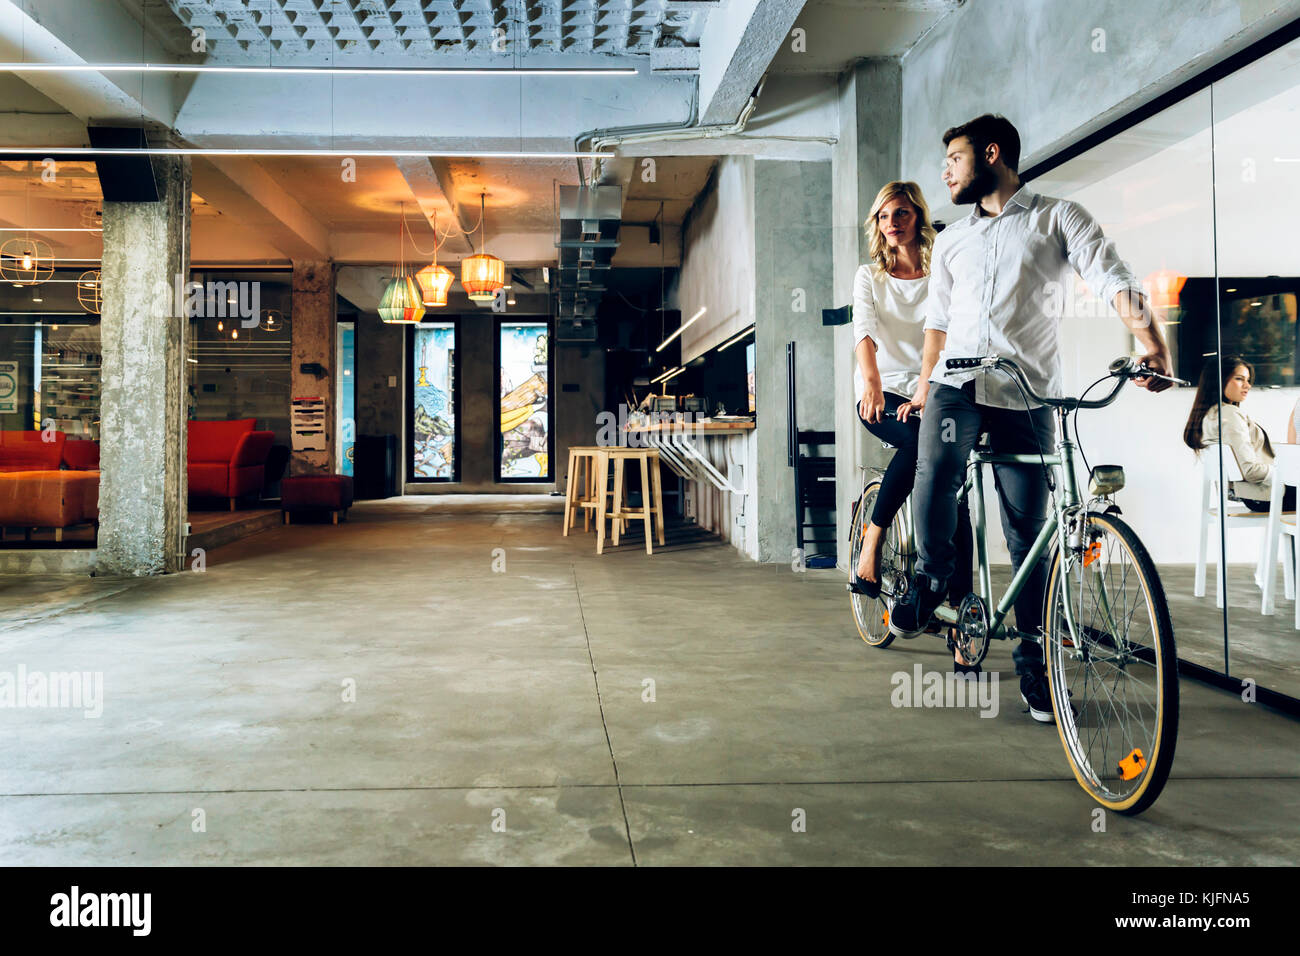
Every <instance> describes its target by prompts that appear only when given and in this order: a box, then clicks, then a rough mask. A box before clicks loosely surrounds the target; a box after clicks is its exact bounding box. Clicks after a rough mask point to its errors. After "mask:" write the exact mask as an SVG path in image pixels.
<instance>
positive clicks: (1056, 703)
mask: <svg viewBox="0 0 1300 956" xmlns="http://www.w3.org/2000/svg"><path fill="white" fill-rule="evenodd" d="M1086 530H1087V535H1086V539H1085V540H1086V542H1087V544H1086V545H1085V548H1084V552H1083V554H1082V558H1083V560H1080V561H1079V562H1077V563H1076V564H1075V568H1076V569H1077V570H1078V573H1079V578H1078V580H1075V579H1074V577H1073V572H1072V577H1071V580H1072V581H1073V582H1074V585H1075V586H1074V587H1073V588H1072V590H1073V591H1074V592H1075V594H1074V598H1075V605H1076V606H1075V607H1074V611H1075V618H1076V625H1077V627H1078V632H1079V638H1080V641H1081V642H1082V644H1083V646H1082V648H1080V649H1079V650H1078V651H1076V650H1075V648H1074V647H1073V644H1072V641H1071V638H1070V630H1069V625H1068V623H1067V622H1066V620H1065V617H1064V609H1063V607H1061V608H1058V606H1057V604H1058V600H1062V599H1063V596H1064V585H1063V580H1062V574H1061V569H1062V567H1063V561H1062V557H1063V556H1062V553H1061V549H1060V548H1059V547H1058V548H1057V549H1056V552H1055V554H1054V556H1053V558H1052V562H1051V565H1050V570H1049V572H1048V584H1047V592H1046V594H1045V596H1044V614H1043V621H1044V622H1045V624H1046V625H1047V627H1046V634H1047V654H1046V661H1045V663H1046V665H1047V679H1048V686H1049V688H1050V691H1051V698H1052V710H1053V712H1054V713H1055V716H1056V727H1057V731H1058V733H1059V735H1060V738H1061V746H1062V747H1063V748H1064V750H1065V755H1066V759H1067V760H1068V761H1069V764H1070V769H1071V770H1072V771H1073V773H1074V777H1075V780H1076V781H1077V782H1078V783H1079V786H1081V787H1082V788H1083V789H1084V790H1085V791H1087V792H1088V794H1089V795H1090V796H1092V798H1093V799H1094V800H1096V801H1097V802H1098V803H1100V804H1101V805H1102V806H1103V807H1106V808H1107V809H1108V810H1112V811H1114V812H1116V813H1120V814H1125V815H1135V814H1138V813H1141V812H1142V811H1144V810H1146V809H1147V808H1148V807H1150V806H1151V805H1152V804H1153V803H1154V802H1155V801H1156V798H1157V797H1159V796H1160V793H1161V791H1162V790H1163V789H1164V786H1165V784H1166V783H1167V782H1168V780H1169V772H1170V769H1171V768H1172V767H1173V762H1174V752H1175V749H1176V747H1177V742H1178V707H1179V703H1178V696H1179V695H1178V652H1177V648H1176V646H1175V643H1174V630H1173V622H1172V620H1171V618H1170V614H1169V603H1168V601H1167V600H1166V598H1165V592H1164V586H1163V585H1162V584H1161V582H1160V576H1159V574H1158V573H1157V571H1156V567H1155V563H1154V562H1153V561H1152V560H1151V555H1150V553H1149V552H1148V551H1147V549H1146V546H1145V545H1143V544H1142V541H1141V539H1140V538H1138V536H1137V533H1136V532H1135V531H1133V529H1132V528H1131V527H1129V525H1128V524H1127V523H1126V522H1124V521H1123V520H1122V519H1120V518H1118V517H1116V516H1115V515H1111V514H1088V515H1087V522H1086ZM1103 536H1110V538H1112V539H1113V540H1114V542H1115V545H1116V546H1117V550H1114V551H1112V550H1109V549H1108V548H1107V547H1106V546H1104V545H1103V544H1102V540H1101V539H1102V537H1103ZM1089 556H1091V561H1089V560H1088V559H1089ZM1119 557H1124V558H1125V562H1126V564H1127V565H1131V567H1132V569H1133V574H1134V577H1135V579H1136V581H1135V583H1136V585H1137V586H1138V587H1139V588H1140V593H1141V596H1142V597H1143V598H1144V603H1145V619H1146V623H1147V624H1149V626H1150V633H1149V636H1148V637H1146V638H1145V643H1138V642H1137V639H1136V637H1135V636H1134V635H1133V634H1132V632H1131V630H1130V629H1129V627H1128V622H1129V619H1131V618H1132V617H1133V616H1134V615H1135V614H1138V612H1139V605H1138V604H1137V602H1134V604H1133V611H1132V612H1129V613H1127V614H1125V615H1124V620H1123V622H1122V623H1121V622H1119V621H1117V619H1116V615H1115V612H1114V610H1113V608H1114V607H1115V606H1116V605H1117V604H1118V606H1119V607H1120V608H1121V609H1123V608H1125V607H1127V605H1128V601H1127V599H1126V597H1125V595H1124V593H1123V591H1121V590H1120V588H1124V587H1127V585H1128V584H1129V576H1128V572H1127V570H1126V569H1125V570H1123V571H1113V570H1112V569H1113V568H1115V567H1116V566H1117V565H1118V562H1117V560H1116V559H1117V558H1119ZM1094 564H1095V565H1096V566H1095V567H1093V566H1092V565H1094ZM1085 575H1086V578H1087V580H1085ZM1103 593H1104V594H1105V595H1106V596H1105V597H1104V598H1103V597H1101V595H1102V594H1103ZM1090 595H1096V596H1095V597H1091V601H1090ZM1114 596H1117V597H1118V601H1116V600H1113V599H1112V598H1113V597H1114ZM1089 601H1090V603H1091V608H1089ZM1094 610H1095V611H1097V612H1098V613H1097V614H1096V615H1094V614H1093V613H1092V611H1094ZM1093 623H1096V624H1101V625H1104V626H1103V627H1100V628H1098V627H1094V626H1092V624H1093ZM1105 625H1113V627H1112V626H1105ZM1115 629H1119V630H1121V631H1123V632H1124V634H1123V637H1122V640H1119V641H1116V640H1115V634H1114V631H1115ZM1067 641H1071V643H1070V645H1069V646H1067V643H1066V642H1067ZM1099 649H1100V650H1099ZM1067 651H1068V653H1067ZM1130 654H1131V660H1129V659H1128V658H1129V655H1130ZM1107 655H1112V656H1111V657H1110V658H1109V659H1107ZM1080 662H1081V663H1080ZM1094 663H1099V664H1100V665H1105V666H1108V667H1109V668H1110V672H1109V673H1103V672H1102V668H1101V666H1098V667H1096V668H1094V666H1093V665H1094ZM1140 666H1145V667H1149V668H1150V669H1149V671H1142V672H1139V671H1138V667H1140ZM1121 674H1122V675H1123V678H1124V679H1123V680H1121V678H1120V675H1121ZM1139 674H1149V675H1150V677H1152V678H1154V706H1153V707H1152V708H1151V710H1152V713H1151V715H1150V724H1151V726H1148V725H1147V724H1146V722H1145V721H1144V720H1143V718H1144V716H1145V715H1144V714H1143V713H1141V712H1139V713H1138V718H1139V721H1140V722H1141V730H1140V731H1134V730H1132V729H1131V728H1128V727H1126V726H1125V723H1126V720H1127V718H1128V717H1131V716H1133V711H1131V710H1130V708H1129V706H1128V691H1129V689H1130V687H1133V688H1134V690H1135V696H1136V695H1137V693H1138V692H1140V691H1142V685H1141V677H1140V676H1134V675H1139ZM1080 676H1082V678H1083V684H1082V689H1083V693H1082V695H1081V698H1080V699H1075V698H1074V697H1073V695H1072V685H1073V689H1079V688H1080V684H1079V682H1078V679H1079V677H1080ZM1112 677H1113V679H1112ZM1092 678H1096V679H1097V682H1098V686H1099V687H1100V689H1101V690H1103V691H1104V695H1099V696H1098V698H1097V701H1096V703H1094V701H1093V700H1092V698H1091V697H1090V696H1089V693H1088V689H1089V680H1090V679H1092ZM1102 681H1109V682H1110V683H1112V684H1113V686H1111V687H1106V686H1105V684H1104V683H1102ZM1121 683H1122V685H1123V686H1122V688H1121ZM1102 696H1104V703H1103V702H1102ZM1121 696H1122V698H1123V699H1121ZM1072 700H1073V702H1074V703H1075V704H1078V705H1079V707H1080V708H1082V709H1081V710H1078V712H1077V713H1076V710H1077V708H1075V707H1073V706H1071V701H1072ZM1116 701H1119V703H1118V704H1117V703H1116ZM1136 703H1139V704H1140V703H1141V702H1140V701H1137V702H1136ZM1120 709H1122V710H1123V714H1122V715H1121V716H1120V720H1119V724H1118V725H1117V727H1116V729H1117V730H1118V731H1119V732H1120V733H1119V735H1118V736H1119V737H1120V740H1119V744H1118V746H1117V747H1114V748H1112V747H1111V742H1112V738H1111V730H1112V724H1111V718H1113V717H1115V715H1116V714H1119V712H1120ZM1081 721H1082V723H1081ZM1094 723H1096V724H1098V726H1095V727H1094V726H1091V725H1092V724H1094ZM1085 730H1086V731H1087V733H1086V734H1084V733H1081V731H1085ZM1085 736H1086V737H1087V741H1086V742H1085V740H1084V737H1085ZM1099 736H1100V737H1101V739H1100V740H1099V739H1098V738H1099ZM1098 744H1100V751H1099V750H1098V747H1097V745H1098ZM1144 746H1145V747H1146V748H1147V750H1146V751H1145V752H1140V753H1139V751H1141V750H1142V747H1144ZM1135 756H1136V757H1139V758H1140V759H1141V760H1144V761H1145V767H1144V768H1143V769H1142V770H1141V771H1140V772H1139V773H1138V774H1137V776H1136V778H1135V779H1136V780H1137V782H1136V784H1135V785H1134V786H1133V788H1132V789H1131V791H1116V790H1114V789H1112V783H1108V782H1107V781H1112V782H1113V781H1116V780H1118V781H1121V782H1124V781H1125V778H1124V777H1123V773H1124V772H1125V770H1126V768H1124V767H1123V766H1122V765H1121V762H1122V761H1125V760H1130V761H1132V760H1133V758H1134V757H1135ZM1117 758H1118V759H1117ZM1112 763H1114V764H1115V769H1114V771H1112V769H1111V764H1112ZM1136 765H1137V764H1136V761H1134V762H1133V763H1132V764H1131V765H1130V768H1128V769H1131V768H1132V767H1134V766H1136Z"/></svg>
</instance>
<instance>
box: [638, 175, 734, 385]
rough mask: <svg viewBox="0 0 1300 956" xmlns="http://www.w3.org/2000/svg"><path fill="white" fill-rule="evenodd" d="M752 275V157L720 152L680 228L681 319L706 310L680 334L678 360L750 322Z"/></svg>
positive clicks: (719, 343) (678, 299)
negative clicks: (703, 189) (710, 176)
mask: <svg viewBox="0 0 1300 956" xmlns="http://www.w3.org/2000/svg"><path fill="white" fill-rule="evenodd" d="M755 278H756V274H755V259H754V158H753V157H752V156H724V157H722V159H720V160H719V161H718V166H717V169H716V170H715V172H714V177H713V180H712V182H711V183H710V186H709V188H708V189H707V190H706V192H705V194H704V195H703V196H702V197H701V199H700V200H699V202H698V203H697V204H696V206H695V208H693V209H692V210H691V212H690V215H689V217H688V220H687V223H686V226H685V228H684V229H683V230H682V268H681V275H680V281H679V283H678V286H677V306H678V308H680V309H681V313H682V321H683V322H685V321H687V320H689V319H690V317H691V316H693V315H694V314H695V313H696V312H698V311H699V309H700V307H701V306H704V307H706V308H707V309H708V311H707V312H706V313H705V314H704V315H703V316H701V317H700V319H699V320H698V321H696V322H695V323H694V324H693V325H691V326H690V327H689V328H688V329H686V330H685V331H684V332H682V334H681V343H682V359H683V361H690V360H691V359H693V358H695V357H696V356H697V355H700V354H702V353H704V352H707V351H708V350H709V349H711V348H713V347H714V346H716V345H721V344H722V343H723V342H725V341H726V340H727V339H728V338H730V337H731V336H733V335H735V334H736V333H737V332H739V331H740V330H741V329H743V328H746V327H748V326H749V325H750V324H751V323H753V321H754V315H755V311H754V289H755ZM656 344H657V343H656Z"/></svg>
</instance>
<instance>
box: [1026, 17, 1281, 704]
mask: <svg viewBox="0 0 1300 956" xmlns="http://www.w3.org/2000/svg"><path fill="white" fill-rule="evenodd" d="M1297 120H1300V41H1293V42H1291V43H1289V44H1287V45H1285V46H1283V47H1281V48H1279V49H1276V50H1274V51H1273V52H1271V53H1269V54H1267V55H1265V56H1263V57H1261V58H1259V59H1257V60H1255V61H1254V62H1253V63H1251V64H1250V65H1249V66H1246V67H1244V68H1242V69H1240V70H1238V71H1237V72H1235V73H1232V74H1230V75H1228V76H1226V77H1225V78H1223V79H1219V80H1216V81H1215V82H1213V83H1211V84H1209V85H1206V86H1204V87H1202V88H1201V89H1200V90H1199V91H1197V92H1195V93H1193V94H1192V95H1190V96H1188V97H1186V98H1184V99H1182V100H1180V101H1178V102H1176V103H1174V104H1173V105H1171V106H1169V107H1167V108H1166V109H1164V110H1162V111H1160V112H1159V113H1156V114H1155V115H1153V116H1150V117H1149V118H1147V119H1145V120H1143V121H1142V122H1139V123H1137V124H1136V125H1132V126H1129V127H1128V128H1127V129H1124V130H1123V131H1122V132H1119V133H1117V134H1116V135H1114V136H1112V137H1110V138H1108V139H1106V140H1104V141H1102V142H1100V143H1098V144H1097V145H1095V146H1093V147H1091V148H1090V149H1088V150H1087V151H1085V152H1083V153H1081V154H1079V155H1077V156H1074V157H1073V158H1070V159H1068V160H1067V161H1065V162H1063V163H1059V164H1056V165H1050V166H1049V168H1048V171H1046V172H1041V173H1039V174H1038V175H1036V176H1035V177H1034V178H1033V180H1032V182H1030V184H1029V185H1030V188H1032V189H1033V190H1034V191H1036V192H1040V193H1042V194H1045V195H1050V196H1057V197H1061V198H1065V199H1071V200H1075V201H1078V202H1079V203H1081V204H1082V205H1083V206H1084V207H1085V208H1087V209H1088V210H1089V211H1090V212H1091V213H1092V214H1093V216H1094V217H1095V218H1096V219H1097V220H1098V221H1099V222H1100V224H1101V225H1102V228H1103V229H1104V231H1105V232H1106V235H1107V236H1108V238H1109V239H1111V240H1112V241H1113V242H1114V243H1115V244H1116V246H1117V247H1118V250H1119V253H1120V255H1121V256H1122V257H1123V258H1124V259H1125V260H1126V261H1127V262H1128V263H1129V264H1130V265H1131V266H1132V268H1133V271H1134V273H1135V274H1136V276H1137V278H1138V279H1139V281H1140V282H1142V283H1143V285H1144V287H1145V288H1146V290H1147V294H1148V298H1149V301H1150V302H1151V304H1152V306H1153V308H1154V311H1155V314H1156V315H1157V316H1158V317H1159V319H1160V320H1161V322H1162V324H1163V326H1164V330H1165V335H1166V338H1167V339H1168V341H1169V343H1170V348H1171V351H1172V354H1173V359H1174V366H1175V374H1177V375H1178V376H1179V377H1181V378H1184V379H1187V380H1188V381H1190V382H1191V383H1192V385H1191V386H1190V387H1185V388H1176V389H1171V390H1169V391H1166V392H1164V393H1161V394H1154V395H1153V394H1149V393H1147V392H1145V391H1143V390H1140V389H1136V388H1127V389H1126V390H1125V391H1124V392H1123V393H1122V394H1121V396H1120V399H1119V400H1118V401H1117V402H1116V403H1115V404H1114V405H1112V406H1111V407H1109V408H1107V409H1103V410H1099V411H1091V412H1084V413H1082V414H1081V415H1080V417H1079V421H1078V437H1079V441H1080V444H1081V446H1082V450H1083V452H1084V454H1085V455H1086V456H1087V459H1088V461H1089V462H1090V463H1091V464H1102V463H1104V464H1111V463H1114V464H1121V465H1123V466H1124V467H1125V470H1126V473H1127V485H1126V487H1125V488H1124V490H1123V491H1121V492H1120V493H1119V494H1118V496H1117V499H1116V500H1117V502H1118V503H1119V504H1120V506H1121V508H1122V509H1123V516H1124V518H1125V519H1126V520H1127V521H1128V522H1129V523H1130V524H1132V525H1133V526H1134V527H1135V529H1136V530H1137V532H1138V534H1139V535H1140V536H1141V538H1142V540H1143V541H1144V542H1145V543H1146V544H1147V546H1148V547H1149V548H1150V550H1151V552H1152V557H1153V558H1154V559H1155V561H1156V564H1157V566H1158V568H1159V572H1160V576H1161V579H1162V581H1163V583H1164V587H1165V590H1166V593H1167V595H1168V598H1169V604H1170V608H1171V612H1172V614H1173V619H1174V631H1175V635H1176V638H1177V642H1178V649H1179V655H1180V657H1182V658H1183V659H1184V660H1186V661H1188V662H1191V663H1193V664H1197V665H1200V666H1202V667H1205V668H1208V669H1211V670H1213V671H1217V672H1220V673H1224V674H1227V675H1230V676H1231V677H1233V678H1239V679H1242V680H1245V679H1249V680H1251V681H1253V682H1254V683H1255V684H1256V685H1257V686H1259V687H1264V688H1269V689H1271V690H1275V691H1279V692H1281V693H1284V694H1287V695H1290V696H1292V697H1300V628H1297V624H1300V617H1297V615H1296V605H1295V602H1296V591H1295V586H1294V578H1293V569H1294V567H1295V565H1294V560H1295V558H1294V552H1293V550H1292V543H1293V542H1294V541H1295V540H1296V538H1295V536H1294V535H1290V534H1287V533H1285V532H1286V529H1287V527H1288V526H1289V527H1291V528H1294V521H1295V518H1294V515H1293V514H1289V513H1286V512H1293V511H1294V510H1295V509H1294V504H1293V502H1292V500H1291V499H1290V498H1288V499H1286V501H1285V502H1284V504H1285V507H1284V508H1275V509H1274V511H1275V512H1283V513H1280V514H1279V513H1275V514H1274V515H1273V517H1272V519H1270V516H1269V514H1268V507H1269V501H1268V499H1269V495H1270V491H1271V489H1272V483H1273V482H1274V481H1278V480H1286V479H1287V478H1288V474H1287V473H1283V472H1282V471H1281V470H1280V466H1279V465H1278V464H1277V462H1280V461H1283V460H1289V456H1290V455H1291V452H1292V451H1293V450H1294V451H1300V449H1297V448H1296V447H1295V445H1294V442H1295V441H1296V437H1295V432H1294V428H1289V426H1291V424H1292V422H1293V419H1294V414H1295V411H1296V407H1297V399H1298V398H1300V388H1297V377H1296V376H1297V368H1298V367H1300V365H1298V362H1300V343H1298V341H1297V322H1296V303H1297V294H1298V293H1300V252H1297V246H1296V244H1295V242H1294V241H1293V240H1292V238H1291V237H1290V235H1289V230H1288V226H1289V224H1290V223H1291V222H1294V221H1295V217H1296V214H1300V190H1298V189H1296V188H1295V186H1294V183H1293V182H1292V180H1291V177H1293V176H1294V175H1295V174H1296V173H1297V172H1298V171H1300V125H1298V124H1297ZM1044 291H1045V293H1047V291H1048V290H1044ZM1054 298H1055V296H1054V295H1053V294H1050V293H1049V294H1045V300H1047V301H1052V300H1053V299H1054ZM1056 301H1057V302H1059V305H1060V310H1061V311H1060V315H1061V320H1062V326H1061V342H1062V346H1063V358H1064V371H1065V387H1066V391H1067V393H1069V394H1077V393H1079V392H1081V391H1082V390H1083V389H1085V388H1086V387H1087V386H1088V385H1090V384H1091V383H1092V382H1093V381H1094V380H1096V379H1098V378H1099V377H1101V376H1102V375H1103V374H1104V373H1105V370H1106V364H1107V363H1108V362H1109V361H1110V360H1111V359H1113V358H1116V357H1118V356H1120V355H1132V356H1134V357H1137V356H1138V355H1140V349H1139V348H1138V347H1137V344H1136V341H1135V340H1134V338H1133V336H1132V335H1131V334H1130V333H1129V332H1128V330H1127V329H1126V328H1125V326H1124V325H1123V324H1122V322H1121V320H1120V319H1119V318H1118V316H1117V315H1116V314H1115V313H1114V312H1113V310H1112V309H1111V308H1110V306H1109V305H1108V304H1104V303H1102V302H1100V301H1099V300H1098V299H1097V298H1096V296H1095V295H1093V293H1092V291H1091V290H1089V289H1087V288H1086V286H1084V284H1083V283H1082V282H1079V281H1076V282H1075V284H1074V286H1073V287H1072V288H1070V289H1066V290H1060V295H1059V299H1056ZM1203 373H1204V379H1203ZM1234 377H1235V378H1236V379H1237V384H1236V385H1234V384H1233V380H1234ZM1243 377H1244V378H1246V379H1247V384H1248V386H1249V387H1248V388H1246V389H1245V390H1243V387H1242V385H1241V379H1242V378H1243ZM1202 381H1204V384H1203V385H1202V384H1201V383H1202ZM1198 385H1200V386H1201V387H1200V388H1199V389H1198ZM1198 392H1199V393H1200V394H1199V403H1198ZM1220 422H1222V423H1223V425H1222V427H1220V426H1219V423H1220ZM1189 426H1191V427H1189ZM1220 435H1222V436H1224V437H1223V438H1222V439H1221V438H1220V437H1219V436H1220ZM1193 444H1203V445H1204V446H1205V447H1203V448H1201V449H1199V450H1194V449H1193V448H1192V447H1191V446H1192V445H1193ZM1275 456H1276V458H1275ZM1279 476H1280V477H1279ZM1289 477H1290V480H1292V481H1295V478H1294V476H1293V475H1290V476H1289ZM1252 509H1255V510H1252ZM1288 522H1290V524H1289V525H1288ZM1270 539H1273V540H1275V541H1276V544H1275V546H1274V549H1273V551H1272V552H1271V553H1274V554H1275V555H1276V559H1275V560H1274V561H1273V562H1272V566H1271V567H1266V566H1265V564H1266V562H1267V556H1268V554H1269V553H1270V551H1269V549H1268V547H1267V546H1268V543H1269V541H1270ZM1221 555H1222V558H1221V557H1220V556H1221ZM1221 560H1222V562H1223V567H1224V568H1225V569H1226V573H1224V574H1223V577H1222V579H1220V577H1219V576H1220V571H1219V568H1220V561H1221ZM1220 591H1222V594H1221V596H1220ZM1270 605H1271V607H1270Z"/></svg>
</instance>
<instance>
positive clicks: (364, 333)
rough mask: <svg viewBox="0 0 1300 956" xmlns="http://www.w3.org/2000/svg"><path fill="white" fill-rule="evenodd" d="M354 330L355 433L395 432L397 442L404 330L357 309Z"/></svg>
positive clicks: (400, 410)
mask: <svg viewBox="0 0 1300 956" xmlns="http://www.w3.org/2000/svg"><path fill="white" fill-rule="evenodd" d="M356 331H357V338H356V343H357V346H356V347H357V355H356V366H357V367H356V376H357V384H356V390H357V392H356V399H357V400H356V406H355V407H356V419H357V434H358V435H397V436H398V443H399V445H400V443H401V441H402V438H401V436H402V403H403V402H404V401H405V398H404V393H403V391H402V362H403V359H402V355H403V353H404V351H405V348H406V335H405V332H406V330H405V329H403V328H402V327H401V326H397V325H389V324H387V323H385V322H381V321H380V320H379V316H378V315H377V314H375V313H373V312H358V313H357V326H356ZM390 378H392V379H394V381H393V384H392V385H389V379H390Z"/></svg>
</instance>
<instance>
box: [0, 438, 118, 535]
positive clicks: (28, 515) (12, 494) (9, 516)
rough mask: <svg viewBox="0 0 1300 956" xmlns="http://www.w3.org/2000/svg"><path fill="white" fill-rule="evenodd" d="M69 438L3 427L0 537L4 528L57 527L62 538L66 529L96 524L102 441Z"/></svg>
mask: <svg viewBox="0 0 1300 956" xmlns="http://www.w3.org/2000/svg"><path fill="white" fill-rule="evenodd" d="M66 439H67V436H66V435H64V434H63V432H54V433H53V436H52V438H51V440H49V441H46V440H45V438H44V437H43V436H42V433H41V432H38V431H26V432H21V431H0V538H3V536H4V535H3V532H4V529H5V528H22V529H23V531H24V533H25V534H30V532H31V529H32V528H53V529H54V539H55V540H56V541H60V540H62V539H63V529H64V528H68V527H71V526H72V525H78V524H86V523H88V522H90V523H97V522H98V520H99V471H98V470H97V469H98V467H99V443H98V442H93V441H71V442H70V441H67V440H66ZM65 464H66V465H67V466H68V469H69V470H66V471H65V470H62V466H63V465H65Z"/></svg>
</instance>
